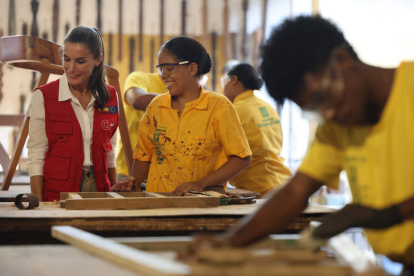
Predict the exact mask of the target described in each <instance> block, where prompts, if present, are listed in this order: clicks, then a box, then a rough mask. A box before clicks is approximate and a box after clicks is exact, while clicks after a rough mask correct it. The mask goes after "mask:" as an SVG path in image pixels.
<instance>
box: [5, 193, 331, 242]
mask: <svg viewBox="0 0 414 276" xmlns="http://www.w3.org/2000/svg"><path fill="white" fill-rule="evenodd" d="M2 193H8V195H9V196H10V195H11V194H12V193H13V191H8V192H2ZM0 195H1V194H0ZM2 195H3V196H4V194H2ZM263 202H264V200H257V204H252V205H229V206H220V207H215V208H169V209H145V210H96V211H95V210H94V211H90V210H73V211H72V210H65V209H61V208H60V207H59V204H58V203H50V202H46V203H40V206H39V207H38V208H35V209H33V210H19V209H17V208H16V207H14V204H13V203H11V202H3V203H0V244H16V243H17V244H19V243H20V244H31V243H49V242H50V241H51V240H52V239H51V238H50V228H51V227H52V226H54V225H70V226H74V227H77V228H79V229H82V230H86V231H90V232H94V233H97V234H99V235H102V236H121V235H124V236H128V235H130V236H131V235H133V236H160V235H184V234H186V235H188V234H191V233H193V232H197V231H210V232H214V231H224V230H226V229H228V228H229V227H231V226H233V225H235V224H236V223H237V222H238V221H239V220H240V219H241V218H242V217H243V216H245V215H247V214H250V213H252V212H253V211H254V210H255V209H256V208H257V207H258V206H259V205H260V204H262V203H263ZM334 211H335V210H333V209H330V208H327V207H324V206H321V205H317V204H312V203H311V204H310V205H309V207H308V209H306V210H305V211H304V213H303V214H302V216H300V217H298V218H297V219H296V220H295V222H293V223H292V224H291V225H290V226H289V227H288V228H287V229H286V231H285V232H286V233H294V232H298V231H299V230H301V229H303V228H305V227H307V226H308V224H309V222H310V221H312V220H316V221H319V220H321V218H322V217H323V216H324V215H326V214H327V213H331V212H334ZM48 238H49V240H47V239H48ZM45 239H46V240H45Z"/></svg>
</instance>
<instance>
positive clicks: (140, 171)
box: [130, 159, 151, 186]
mask: <svg viewBox="0 0 414 276" xmlns="http://www.w3.org/2000/svg"><path fill="white" fill-rule="evenodd" d="M150 165H151V162H146V161H140V160H137V159H134V163H132V169H131V174H130V176H132V177H134V178H135V179H136V182H137V185H138V186H140V185H141V184H142V182H143V181H144V180H145V178H146V177H147V176H148V172H149V169H150Z"/></svg>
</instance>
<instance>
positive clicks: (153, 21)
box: [144, 0, 160, 35]
mask: <svg viewBox="0 0 414 276" xmlns="http://www.w3.org/2000/svg"><path fill="white" fill-rule="evenodd" d="M144 21H145V23H144V33H145V34H147V35H159V34H160V1H159V0H144Z"/></svg>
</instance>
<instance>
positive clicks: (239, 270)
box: [52, 226, 384, 276]
mask: <svg viewBox="0 0 414 276" xmlns="http://www.w3.org/2000/svg"><path fill="white" fill-rule="evenodd" d="M52 236H53V237H55V238H57V239H59V240H61V241H64V242H67V243H70V244H72V245H74V246H76V247H78V248H81V249H83V250H85V251H87V252H89V253H91V254H93V255H96V256H99V257H101V258H103V259H105V260H107V261H109V262H112V263H114V264H118V265H121V266H122V267H124V268H128V269H130V270H131V271H134V272H137V273H144V274H145V275H194V276H201V275H227V276H231V275H234V276H244V275H246V276H247V275H286V276H292V275H297V276H299V275H303V276H305V275H306V276H309V275H318V276H320V275H322V276H323V275H326V276H335V275H337V276H349V275H384V274H383V270H382V269H380V268H379V267H377V266H375V265H374V263H373V262H372V261H369V260H367V258H365V257H364V255H363V254H360V252H359V251H361V250H357V251H352V252H350V253H351V254H357V256H358V258H360V259H365V260H366V262H367V264H368V266H366V267H365V268H364V269H360V270H356V269H355V267H354V266H353V263H352V261H353V260H343V259H336V258H333V257H330V256H327V255H326V252H324V251H316V252H315V251H310V250H309V249H303V248H295V247H294V246H292V247H291V248H290V249H288V250H286V249H281V248H278V247H277V246H274V245H273V246H269V244H271V243H269V242H262V243H260V244H259V246H256V245H252V246H249V247H245V248H241V249H240V248H210V247H206V248H201V249H200V250H199V251H198V253H197V257H198V260H197V261H194V258H189V259H186V258H185V257H184V258H182V257H181V258H180V259H178V258H177V257H178V256H184V255H185V254H184V255H183V254H182V253H181V254H179V251H180V249H177V248H176V247H175V248H174V249H173V250H171V245H173V244H174V242H177V243H178V244H180V245H181V251H182V249H183V248H184V247H183V246H184V245H188V243H189V242H191V238H189V237H186V238H182V237H178V238H176V237H164V238H161V241H154V239H152V241H149V240H145V239H142V238H141V243H142V245H141V247H140V249H137V248H139V243H140V242H139V241H138V240H136V239H135V240H134V241H133V242H131V241H130V240H129V241H128V240H127V239H122V238H117V239H104V238H101V237H98V236H95V235H93V234H90V233H88V232H84V231H81V230H79V229H76V228H73V227H68V226H60V227H53V228H52ZM269 240H272V237H270V238H269ZM341 240H342V242H341V246H340V247H336V248H334V249H335V250H338V251H342V252H338V253H339V254H338V253H337V252H336V251H335V250H334V253H335V254H338V255H341V256H343V255H347V252H343V251H347V250H348V248H350V247H349V246H350V244H351V246H352V244H353V243H352V242H351V241H350V240H349V239H347V238H346V236H344V235H341ZM121 242H122V244H121ZM152 243H155V244H156V246H155V247H153V246H151V244H152ZM264 244H267V247H266V248H264V247H263V245H264ZM130 245H132V246H130ZM154 248H156V250H157V251H153V250H154ZM143 249H145V250H146V251H144V250H143ZM264 249H265V250H264ZM160 250H163V251H160ZM184 250H185V249H184ZM147 251H148V252H147ZM358 253H359V254H358ZM200 257H201V258H200ZM373 271H375V274H372V273H371V272H373Z"/></svg>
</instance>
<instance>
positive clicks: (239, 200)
mask: <svg viewBox="0 0 414 276" xmlns="http://www.w3.org/2000/svg"><path fill="white" fill-rule="evenodd" d="M188 193H190V194H200V195H205V196H214V197H218V198H219V206H226V205H234V204H254V203H256V196H249V197H242V196H239V197H234V195H231V196H229V195H225V194H221V193H218V192H214V191H205V192H195V191H190V192H188Z"/></svg>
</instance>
